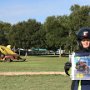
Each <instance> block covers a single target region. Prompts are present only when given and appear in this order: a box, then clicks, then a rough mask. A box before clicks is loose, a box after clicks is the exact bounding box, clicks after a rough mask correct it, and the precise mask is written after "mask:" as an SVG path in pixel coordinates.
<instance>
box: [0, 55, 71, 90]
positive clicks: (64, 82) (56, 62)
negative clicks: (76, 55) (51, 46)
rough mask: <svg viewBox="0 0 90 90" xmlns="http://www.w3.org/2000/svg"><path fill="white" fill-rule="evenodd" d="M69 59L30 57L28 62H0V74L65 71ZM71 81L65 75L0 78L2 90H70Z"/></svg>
mask: <svg viewBox="0 0 90 90" xmlns="http://www.w3.org/2000/svg"><path fill="white" fill-rule="evenodd" d="M67 60H68V58H64V57H63V58H60V57H54V56H53V57H50V56H46V57H44V56H29V57H27V60H26V62H10V63H9V62H0V72H8V71H10V72H12V71H16V72H21V71H24V72H27V71H29V72H39V71H40V72H41V71H42V72H43V71H64V69H63V67H64V63H65V62H66V61H67ZM70 85H71V80H70V78H69V77H68V76H63V75H33V76H31V75H24V76H0V90H70Z"/></svg>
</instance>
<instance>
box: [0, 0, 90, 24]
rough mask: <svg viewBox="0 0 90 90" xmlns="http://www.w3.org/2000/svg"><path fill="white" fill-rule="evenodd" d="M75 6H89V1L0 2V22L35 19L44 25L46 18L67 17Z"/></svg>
mask: <svg viewBox="0 0 90 90" xmlns="http://www.w3.org/2000/svg"><path fill="white" fill-rule="evenodd" d="M75 4H78V5H80V6H84V5H89V6H90V0H0V21H3V22H8V23H11V24H16V23H18V22H22V21H27V20H28V19H35V20H36V21H37V22H41V23H44V22H45V20H46V18H47V17H48V16H53V15H54V16H62V15H69V14H70V7H71V6H72V5H75Z"/></svg>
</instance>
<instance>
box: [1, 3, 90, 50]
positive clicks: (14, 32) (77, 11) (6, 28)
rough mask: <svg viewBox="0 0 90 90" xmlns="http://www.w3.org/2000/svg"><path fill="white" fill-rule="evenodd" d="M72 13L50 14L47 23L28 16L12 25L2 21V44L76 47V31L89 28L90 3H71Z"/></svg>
mask: <svg viewBox="0 0 90 90" xmlns="http://www.w3.org/2000/svg"><path fill="white" fill-rule="evenodd" d="M70 11H71V13H70V14H69V15H62V16H48V17H47V18H46V20H45V22H44V23H43V24H42V23H41V22H38V21H36V20H35V19H28V20H27V21H22V22H18V23H17V24H14V25H11V24H10V23H7V22H2V21H0V45H7V44H11V45H12V46H15V47H16V48H24V49H31V48H46V49H48V50H54V51H55V50H57V49H59V48H61V49H64V50H66V51H73V50H76V49H77V42H76V36H75V33H76V32H77V31H78V30H79V29H80V28H81V27H90V6H87V5H86V6H79V5H77V4H75V5H73V6H71V8H70Z"/></svg>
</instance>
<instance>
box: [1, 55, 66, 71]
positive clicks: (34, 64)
mask: <svg viewBox="0 0 90 90" xmlns="http://www.w3.org/2000/svg"><path fill="white" fill-rule="evenodd" d="M67 60H68V59H67V58H64V57H63V58H60V57H54V56H53V57H44V56H28V57H27V60H26V61H25V62H0V71H1V72H8V71H11V72H12V71H17V72H19V71H24V72H27V71H32V72H39V71H42V72H43V71H64V69H63V67H64V63H65V62H66V61H67Z"/></svg>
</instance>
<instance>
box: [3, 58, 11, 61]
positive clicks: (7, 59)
mask: <svg viewBox="0 0 90 90" xmlns="http://www.w3.org/2000/svg"><path fill="white" fill-rule="evenodd" d="M4 62H12V60H11V59H10V58H5V60H4Z"/></svg>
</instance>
